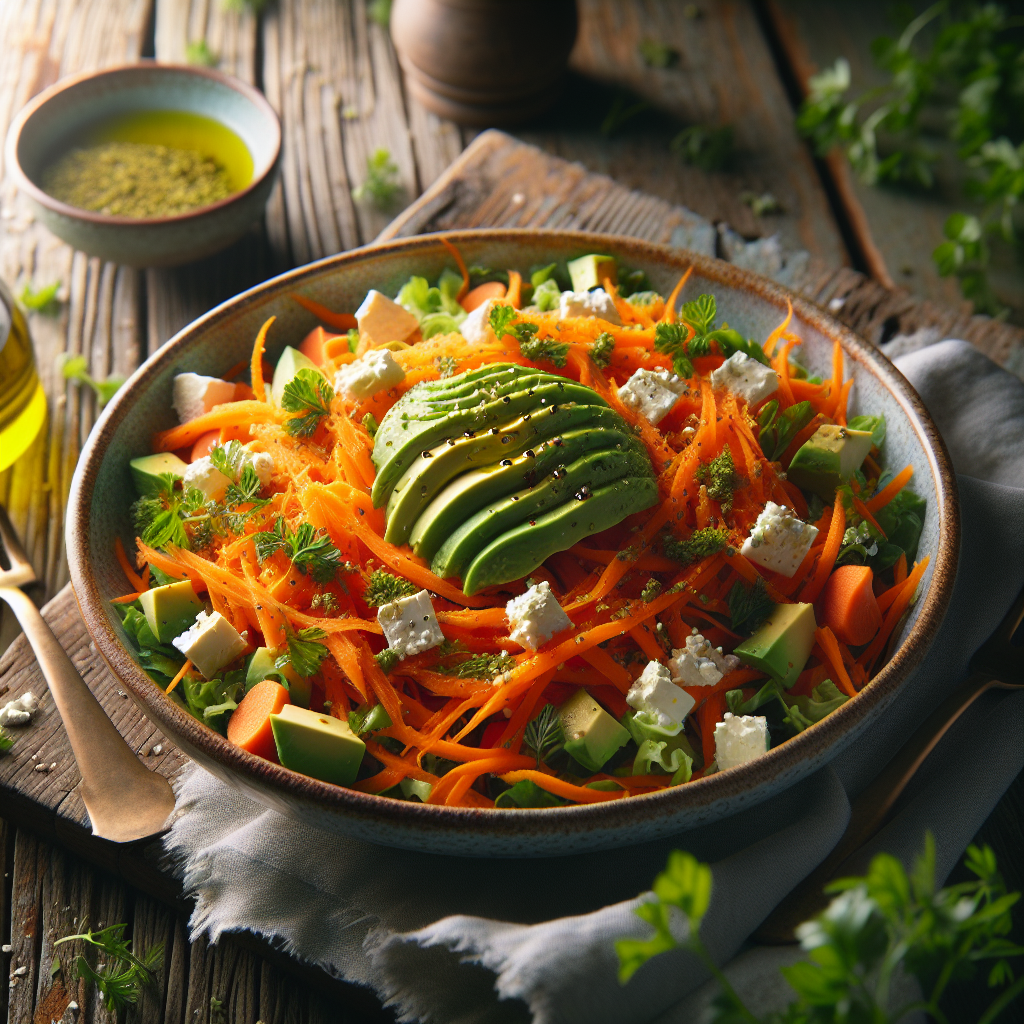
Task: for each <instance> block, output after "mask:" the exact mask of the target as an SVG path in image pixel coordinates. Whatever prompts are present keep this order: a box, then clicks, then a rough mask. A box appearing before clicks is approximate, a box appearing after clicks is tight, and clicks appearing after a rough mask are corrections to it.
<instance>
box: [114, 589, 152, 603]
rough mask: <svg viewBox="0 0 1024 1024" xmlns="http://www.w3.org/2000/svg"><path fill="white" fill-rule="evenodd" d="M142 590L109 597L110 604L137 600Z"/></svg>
mask: <svg viewBox="0 0 1024 1024" xmlns="http://www.w3.org/2000/svg"><path fill="white" fill-rule="evenodd" d="M143 593H144V591H142V592H139V593H136V594H122V595H121V596H120V597H112V598H111V599H110V603H111V604H131V603H132V601H138V599H139V598H140V597H142V594H143Z"/></svg>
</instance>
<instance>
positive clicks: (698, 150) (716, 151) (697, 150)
mask: <svg viewBox="0 0 1024 1024" xmlns="http://www.w3.org/2000/svg"><path fill="white" fill-rule="evenodd" d="M669 149H670V150H671V151H672V152H673V153H674V154H675V155H676V156H678V157H679V158H680V159H681V160H682V161H683V163H687V164H692V165H693V166H694V167H699V168H700V169H701V170H702V171H724V170H726V169H727V168H728V167H729V166H731V165H732V163H733V161H734V160H735V158H736V141H735V132H734V131H733V127H732V125H731V124H724V125H721V126H720V127H717V128H706V127H703V126H702V125H691V126H690V127H689V128H684V129H683V130H682V131H681V132H680V133H679V134H678V135H677V136H675V138H674V139H672V141H671V142H670V143H669Z"/></svg>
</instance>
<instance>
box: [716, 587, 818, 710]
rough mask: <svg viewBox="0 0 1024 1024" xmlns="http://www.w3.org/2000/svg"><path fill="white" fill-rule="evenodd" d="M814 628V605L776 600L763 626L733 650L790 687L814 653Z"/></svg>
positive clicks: (786, 686)
mask: <svg viewBox="0 0 1024 1024" xmlns="http://www.w3.org/2000/svg"><path fill="white" fill-rule="evenodd" d="M815 629H816V623H815V621H814V605H812V604H777V605H776V606H775V607H774V608H773V609H772V611H771V614H769V616H768V618H767V619H765V621H764V623H763V624H762V625H761V626H760V628H759V629H758V630H757V631H756V632H755V633H754V634H753V635H752V636H750V637H748V638H747V639H746V640H744V641H743V643H741V644H739V645H738V646H737V647H736V649H735V650H734V651H733V653H734V654H735V655H736V656H737V657H738V658H740V659H742V660H743V661H744V662H745V663H746V664H748V665H751V666H752V667H754V668H758V669H760V670H761V671H762V672H767V673H768V674H769V675H770V676H771V677H772V678H773V679H777V680H778V681H779V682H780V683H781V684H782V685H783V686H784V687H785V688H786V689H787V690H788V689H789V688H790V687H791V686H792V685H793V684H794V683H795V682H796V680H797V676H799V675H800V673H801V672H803V670H804V665H806V664H807V659H808V658H809V657H810V656H811V648H812V647H813V646H814V630H815Z"/></svg>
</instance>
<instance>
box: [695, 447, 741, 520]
mask: <svg viewBox="0 0 1024 1024" xmlns="http://www.w3.org/2000/svg"><path fill="white" fill-rule="evenodd" d="M693 478H694V479H695V480H696V481H697V483H699V484H703V485H704V486H705V487H707V489H708V497H709V498H714V500H715V501H717V502H718V503H719V504H720V505H721V506H722V511H723V512H728V511H729V509H731V508H732V498H733V494H734V493H735V492H736V491H737V490H739V488H741V487H742V486H743V485H744V484H745V483H746V481H745V480H744V478H743V477H742V476H740V474H739V473H737V472H736V466H735V464H734V463H733V461H732V451H731V450H730V449H729V448H724V449H723V450H722V452H721V453H720V454H718V455H716V456H715V457H714V458H713V459H712V460H711V461H710V462H702V463H701V464H700V466H699V467H698V468H697V471H696V472H695V473H694V474H693Z"/></svg>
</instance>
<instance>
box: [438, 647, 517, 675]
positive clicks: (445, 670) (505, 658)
mask: <svg viewBox="0 0 1024 1024" xmlns="http://www.w3.org/2000/svg"><path fill="white" fill-rule="evenodd" d="M442 656H443V652H442ZM515 667H516V659H515V658H513V657H512V656H511V655H509V654H507V653H506V652H505V651H502V652H501V654H474V655H472V656H471V657H469V658H466V659H465V660H464V661H459V662H456V663H455V664H454V665H441V664H438V665H435V666H434V671H435V672H440V673H442V674H443V675H446V676H456V677H457V678H459V679H493V678H494V677H495V676H499V675H501V674H502V673H503V672H511V671H512V669H514V668H515Z"/></svg>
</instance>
